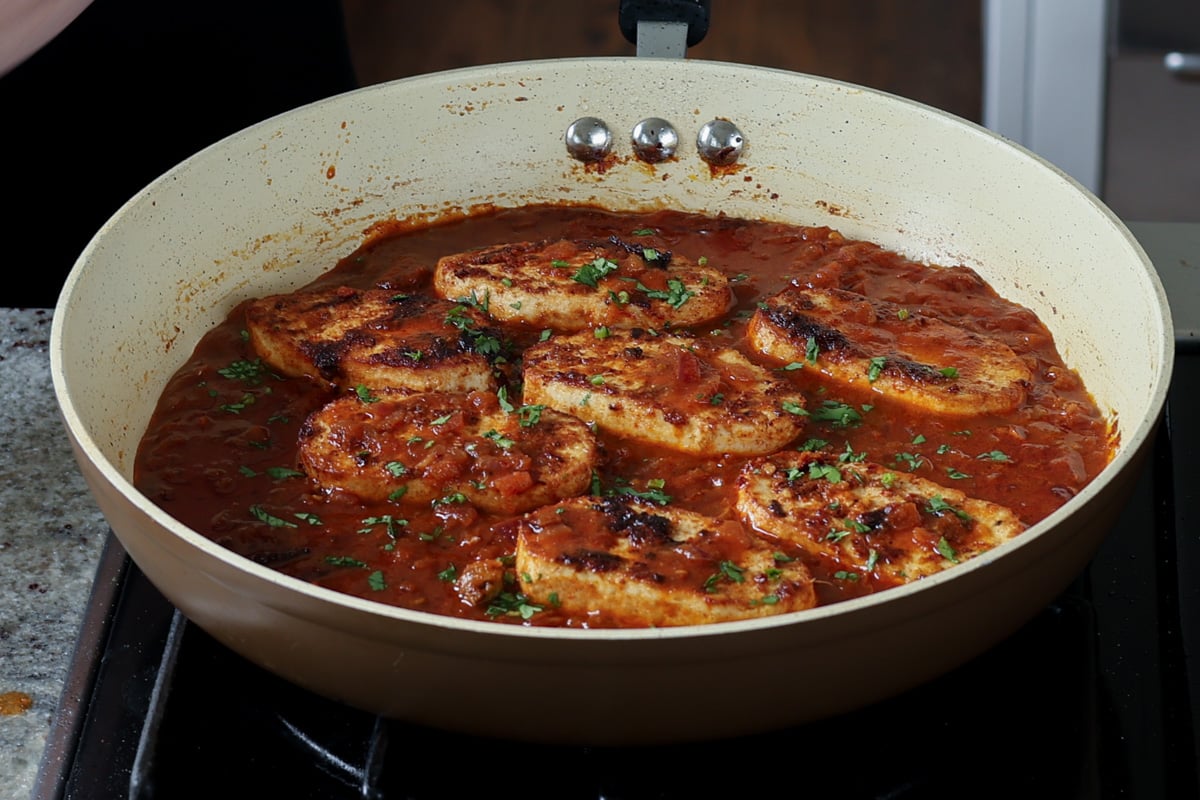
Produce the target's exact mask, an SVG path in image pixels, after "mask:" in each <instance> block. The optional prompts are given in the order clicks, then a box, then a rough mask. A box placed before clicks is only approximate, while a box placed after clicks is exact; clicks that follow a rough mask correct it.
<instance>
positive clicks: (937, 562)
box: [736, 451, 1026, 583]
mask: <svg viewBox="0 0 1200 800" xmlns="http://www.w3.org/2000/svg"><path fill="white" fill-rule="evenodd" d="M736 486H737V509H738V511H739V512H740V513H741V514H742V517H743V518H744V519H745V521H746V522H747V524H749V525H751V526H753V527H754V528H755V529H757V530H759V531H761V532H763V533H764V534H766V535H768V536H771V537H774V538H776V539H779V540H782V541H787V542H792V543H794V544H797V545H800V546H801V547H803V548H804V549H805V550H807V551H808V552H809V553H811V554H812V555H813V556H816V557H818V558H821V559H824V560H825V561H826V562H827V563H831V564H833V565H835V566H837V567H840V568H841V569H843V570H845V571H846V572H848V573H851V574H852V575H853V576H854V578H853V579H857V578H861V577H865V576H872V577H873V578H876V579H882V580H883V581H884V582H885V583H905V582H908V581H912V580H916V579H919V578H924V577H926V576H929V575H933V574H935V573H937V572H940V571H942V570H944V569H947V568H949V567H952V566H954V565H955V564H958V563H960V562H962V561H966V560H967V559H970V558H974V557H976V556H978V555H979V554H981V553H984V552H987V551H988V550H991V549H992V548H994V547H996V546H997V545H999V544H1002V543H1003V542H1005V541H1008V540H1009V539H1011V538H1013V537H1014V536H1016V535H1017V534H1019V533H1021V532H1022V531H1024V530H1025V529H1026V525H1025V524H1024V523H1023V522H1021V520H1020V519H1019V518H1018V517H1017V515H1016V514H1015V513H1014V512H1013V511H1012V510H1011V509H1009V508H1006V507H1005V506H1001V505H997V504H995V503H989V502H986V501H983V500H977V499H974V498H971V497H968V496H967V495H965V494H963V493H962V492H960V491H958V490H956V489H952V488H949V487H946V486H941V485H940V484H937V483H934V482H933V481H929V480H926V479H924V478H919V477H917V476H915V475H911V474H907V473H903V472H895V471H892V470H889V469H886V468H885V467H883V466H880V465H878V464H874V463H870V462H859V463H841V462H839V461H838V459H837V458H836V457H831V456H829V455H827V454H822V453H807V452H805V453H802V452H795V451H789V452H780V453H775V454H772V455H769V456H764V457H762V458H756V459H751V460H750V461H749V462H747V463H746V465H745V466H744V467H743V469H742V472H741V473H740V474H739V476H738V478H737V482H736Z"/></svg>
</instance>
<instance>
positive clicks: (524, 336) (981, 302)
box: [135, 206, 1116, 627]
mask: <svg viewBox="0 0 1200 800" xmlns="http://www.w3.org/2000/svg"><path fill="white" fill-rule="evenodd" d="M644 229H651V230H653V234H651V235H644V234H643V235H640V236H638V238H637V241H638V242H639V243H641V242H644V243H645V244H646V245H647V246H648V247H654V248H658V249H659V250H670V251H673V252H677V253H685V254H687V255H689V256H690V257H692V258H696V259H698V258H701V257H703V258H705V259H707V261H708V263H709V264H710V265H712V266H715V267H717V268H719V269H721V270H723V271H724V272H725V273H726V274H727V275H729V276H730V277H731V278H733V279H734V285H735V287H736V288H735V291H736V298H737V302H736V306H735V307H734V309H733V310H732V311H731V312H730V314H729V315H728V317H727V318H726V319H725V320H724V321H722V322H721V323H718V324H710V325H705V326H703V327H702V328H700V329H698V331H697V332H700V333H708V332H709V331H710V330H720V331H721V332H722V333H721V336H723V337H728V338H727V341H729V342H732V343H733V344H734V345H735V346H737V347H739V348H742V349H743V350H745V351H746V352H747V353H749V351H748V349H746V345H745V342H744V331H745V321H746V319H748V317H749V315H750V314H751V313H752V312H753V310H754V308H755V307H756V303H757V302H758V301H759V300H760V299H761V298H764V297H767V296H770V295H772V294H774V293H775V292H777V291H779V290H780V289H782V288H783V287H784V286H786V285H787V284H788V282H789V281H796V282H798V283H803V284H808V285H812V286H816V287H822V288H828V287H836V288H841V289H845V290H849V291H853V292H857V293H860V294H864V295H868V296H871V297H875V298H879V299H884V300H889V301H892V302H894V303H898V304H900V305H903V306H905V307H906V308H910V309H912V310H913V311H914V312H917V311H919V312H921V313H925V314H931V315H934V316H937V317H940V318H942V319H943V320H945V321H947V322H950V323H952V324H954V325H957V326H960V327H962V328H966V329H968V330H972V331H977V332H979V333H982V334H986V335H988V336H991V337H995V338H997V339H999V340H1000V341H1002V342H1004V343H1005V344H1007V345H1008V346H1009V347H1010V348H1012V350H1013V351H1014V352H1016V353H1017V354H1018V355H1019V356H1020V357H1021V358H1022V359H1023V360H1024V361H1025V363H1026V364H1027V365H1028V366H1029V367H1030V369H1031V371H1032V373H1033V375H1034V381H1033V385H1032V387H1031V389H1030V391H1029V393H1028V397H1027V400H1026V402H1025V403H1024V405H1022V406H1021V407H1020V408H1019V409H1018V410H1017V411H1015V412H1014V413H1012V414H1009V415H1006V416H978V417H972V418H969V419H963V418H939V417H931V416H920V415H917V414H914V413H913V412H911V411H908V410H905V409H904V408H901V407H898V406H893V405H889V404H888V402H887V399H886V397H881V396H879V395H878V394H876V393H871V392H863V393H862V394H861V395H860V396H849V395H848V394H847V392H846V391H845V390H843V389H838V390H837V394H836V396H835V395H834V394H833V393H832V392H831V391H830V390H829V389H828V387H825V386H822V384H821V380H820V376H819V375H817V374H816V373H815V372H814V371H812V370H804V369H801V370H796V371H794V372H789V373H787V374H788V376H789V379H790V380H792V381H795V383H796V385H797V386H799V387H800V388H801V389H802V390H803V391H804V392H805V395H806V397H807V398H808V399H809V401H810V404H812V405H817V404H820V403H821V402H822V401H823V400H829V399H836V400H839V401H842V402H845V403H849V404H851V405H853V406H855V407H856V408H857V407H860V406H862V405H863V404H867V405H869V406H870V411H869V412H867V413H865V414H864V415H863V421H862V423H861V424H859V425H856V426H852V427H837V426H835V425H833V424H831V423H822V422H815V421H814V422H812V423H811V424H810V426H809V430H808V431H807V432H806V434H805V435H802V436H801V437H800V439H801V440H803V439H806V438H820V439H823V440H825V441H827V442H828V445H827V446H828V447H830V448H832V450H833V451H834V452H840V451H845V450H847V449H849V450H852V451H853V452H854V453H858V454H866V455H867V456H868V457H869V458H870V459H871V460H872V461H875V462H878V463H881V464H884V465H886V466H889V467H891V468H893V469H896V470H912V471H913V472H914V473H915V474H916V475H919V476H921V477H924V478H928V479H931V480H935V481H939V482H941V483H943V484H945V485H952V486H954V488H956V489H960V490H962V491H964V492H966V493H967V494H968V495H971V496H974V497H977V498H980V499H984V500H989V501H992V502H995V503H999V504H1002V505H1005V506H1008V507H1009V508H1011V509H1013V510H1014V511H1015V512H1016V513H1017V514H1018V515H1019V516H1020V518H1021V519H1022V521H1024V522H1026V523H1028V524H1033V523H1036V522H1037V521H1039V520H1041V519H1042V518H1043V517H1045V516H1046V515H1048V514H1049V513H1050V512H1052V511H1054V510H1055V509H1057V508H1058V507H1059V506H1061V505H1062V504H1063V503H1065V502H1066V501H1067V500H1069V499H1070V498H1071V497H1073V496H1074V495H1075V494H1076V493H1077V492H1078V491H1079V490H1080V489H1081V488H1082V487H1083V486H1084V485H1085V484H1087V483H1088V481H1090V480H1091V479H1092V478H1093V477H1094V476H1095V475H1096V474H1097V473H1098V472H1099V471H1100V470H1101V469H1102V468H1103V467H1104V466H1105V465H1106V464H1107V463H1108V461H1109V459H1110V458H1111V455H1112V451H1113V447H1114V445H1115V439H1116V433H1115V431H1114V430H1112V429H1111V427H1110V424H1109V421H1108V420H1107V419H1106V418H1105V417H1104V416H1103V415H1102V414H1101V413H1100V411H1099V410H1098V409H1097V407H1096V405H1095V403H1094V402H1093V400H1092V398H1091V397H1090V395H1089V394H1088V392H1087V390H1086V388H1085V387H1084V385H1083V384H1082V382H1081V381H1080V379H1079V377H1078V375H1077V374H1076V373H1075V372H1073V371H1072V370H1071V369H1070V368H1069V367H1067V366H1066V365H1065V364H1064V363H1063V361H1062V359H1061V357H1060V356H1059V354H1058V352H1057V350H1056V348H1055V344H1054V341H1053V339H1052V337H1051V335H1050V333H1049V331H1048V330H1047V328H1046V327H1045V326H1044V325H1043V324H1042V323H1041V322H1040V321H1039V320H1038V319H1037V318H1036V317H1035V315H1034V314H1033V313H1032V312H1030V311H1029V310H1027V309H1024V308H1022V307H1020V306H1018V305H1016V304H1014V303H1012V302H1010V301H1008V300H1006V299H1004V298H1002V297H1000V296H999V295H998V294H997V293H996V292H995V291H994V290H993V289H992V288H991V287H989V286H988V285H986V284H985V283H984V282H983V281H982V280H981V279H980V278H979V276H978V275H977V274H976V273H975V272H974V271H972V270H971V269H969V268H966V267H962V266H954V267H941V266H929V265H924V264H921V263H917V262H915V261H912V260H910V259H907V258H904V257H902V256H900V255H898V254H896V253H893V252H890V251H887V250H885V249H883V248H881V247H879V246H877V245H875V244H872V243H869V242H862V241H850V240H847V239H844V238H843V237H842V236H841V235H840V234H838V233H837V232H836V231H834V230H831V229H830V228H826V227H797V226H789V225H784V224H779V223H768V222H760V221H747V220H738V219H729V218H723V217H716V218H710V217H703V216H698V215H690V214H684V213H679V212H671V211H661V212H654V213H646V214H621V213H612V212H607V211H603V210H598V209H592V208H580V207H574V206H543V207H527V208H518V209H510V210H494V211H491V212H488V213H486V214H481V215H476V216H469V217H466V218H463V219H457V220H453V221H448V222H443V223H439V224H434V225H428V226H414V225H408V224H404V223H397V224H396V225H395V226H394V227H387V226H383V227H380V228H379V229H377V230H375V231H373V233H372V235H371V237H370V238H369V239H368V240H367V241H365V242H364V244H363V245H362V246H361V247H359V248H358V249H357V250H356V251H355V252H353V253H351V254H350V255H349V256H347V257H345V258H344V259H342V260H341V261H340V262H339V263H338V264H337V265H336V266H334V267H333V268H332V269H331V270H330V271H329V272H328V273H327V274H325V275H324V276H322V277H321V278H320V279H318V281H316V282H315V283H314V286H316V285H320V286H327V285H348V286H354V287H357V288H370V287H381V288H388V289H393V290H397V291H405V292H413V291H420V290H428V286H429V283H430V279H431V276H432V272H433V267H434V265H435V264H436V262H437V259H438V258H439V257H440V256H442V255H446V254H450V253H457V252H461V251H464V250H467V249H470V248H475V247H483V246H487V245H493V244H497V243H501V242H514V241H528V240H537V239H553V238H560V237H561V238H568V239H576V238H596V239H607V238H608V237H609V236H610V235H613V234H616V235H618V236H621V237H623V238H626V239H628V238H630V237H631V236H633V235H634V234H633V232H634V231H642V230H644ZM536 333H537V332H536V331H520V330H516V329H513V330H512V331H511V334H512V336H513V338H514V340H516V341H518V342H519V343H529V342H531V341H532V340H533V338H534V337H535V336H536ZM751 357H752V358H753V356H751ZM255 358H256V354H255V353H254V352H253V351H252V349H251V348H250V347H249V345H248V344H247V343H246V340H245V337H244V335H243V322H242V313H241V309H240V308H239V309H236V310H235V311H234V312H233V313H232V314H231V315H230V317H229V318H228V319H227V320H226V321H225V322H223V323H222V324H220V325H218V326H217V327H216V328H214V329H213V330H212V331H211V332H210V333H209V334H208V335H206V336H205V337H204V338H203V339H202V341H201V342H200V343H199V345H198V346H197V347H196V349H195V351H194V353H193V355H192V356H191V358H190V359H189V360H188V361H187V363H186V364H185V365H184V366H183V367H182V368H181V369H180V370H179V372H178V373H177V374H176V375H175V376H174V377H173V378H172V380H171V381H170V382H169V383H168V385H167V386H166V388H165V390H164V392H163V394H162V397H161V401H160V403H159V405H158V408H157V410H156V412H155V414H154V416H153V418H152V420H151V422H150V425H149V427H148V429H147V431H146V433H145V436H144V439H143V440H142V444H141V447H140V449H139V451H138V454H137V459H136V464H135V483H136V485H137V486H138V488H139V489H140V490H141V491H143V492H144V493H145V494H146V495H147V496H148V497H149V498H150V499H151V500H152V501H154V502H155V503H157V504H158V505H160V506H161V507H162V508H163V509H165V510H166V511H167V512H169V513H170V514H172V515H173V516H175V517H176V518H178V519H179V520H180V521H182V522H183V523H185V524H186V525H188V526H190V527H191V528H193V529H195V530H197V531H199V532H201V533H203V534H204V535H206V536H208V537H210V538H211V539H212V540H213V541H215V542H217V543H219V544H221V545H223V546H225V547H227V548H229V549H230V550H232V551H234V552H236V553H239V554H241V555H243V556H245V557H247V558H250V559H253V560H255V561H257V562H259V563H262V564H265V565H269V566H271V567H273V568H275V569H278V570H280V571H282V572H284V573H286V574H289V575H292V576H294V577H297V578H299V579H301V580H305V581H311V582H313V583H315V584H319V585H322V586H325V587H328V588H331V589H334V590H337V591H341V592H346V593H349V594H353V595H357V596H361V597H365V598H368V599H371V600H375V601H379V602H383V603H388V604H394V605H398V606H403V607H406V608H412V609H420V610H425V611H430V612H434V613H438V614H447V615H452V616H458V617H466V618H474V619H492V618H495V619H498V620H500V621H506V622H516V623H522V622H525V623H527V624H536V625H568V626H592V627H595V626H601V625H613V624H620V623H619V620H613V619H606V618H605V617H603V615H601V616H598V617H594V618H593V617H589V618H588V619H586V620H585V619H572V618H569V617H566V616H565V615H563V614H559V613H556V612H555V611H554V610H553V609H547V610H545V611H544V612H542V613H538V614H536V615H534V616H533V617H531V618H530V619H529V620H524V619H523V618H522V617H521V616H520V615H519V614H516V613H511V614H501V615H499V616H494V614H489V612H488V609H487V607H486V606H482V607H480V606H471V605H468V604H466V603H464V602H463V601H462V599H461V598H460V597H459V595H458V594H457V593H456V591H455V590H454V585H453V583H452V581H451V580H449V576H451V575H454V574H458V573H461V571H462V570H463V569H465V568H466V565H468V564H470V563H472V562H474V561H477V560H478V559H480V558H481V557H482V558H488V557H491V558H497V559H504V558H505V557H508V556H510V555H511V553H512V548H513V541H512V538H511V535H510V533H506V532H511V529H512V527H513V526H511V525H504V524H503V522H504V520H503V519H499V518H496V517H490V516H489V515H487V514H484V513H482V512H480V511H478V510H477V509H475V508H473V507H472V506H470V505H469V504H461V503H458V504H436V505H432V506H431V507H429V508H420V509H416V510H414V509H412V508H408V507H406V508H403V509H401V508H400V507H398V506H396V505H394V504H389V503H387V502H380V503H374V504H364V503H361V502H360V501H358V500H356V499H354V498H350V497H347V496H345V495H342V496H327V495H325V494H321V493H318V492H316V491H314V489H313V487H312V485H311V484H310V483H309V482H308V481H307V480H306V478H305V476H304V475H303V473H302V471H301V468H300V466H299V460H298V457H297V435H298V431H299V429H300V426H301V424H302V423H303V421H304V419H305V418H306V416H307V415H308V414H309V413H311V412H312V411H314V410H316V409H317V408H319V407H320V406H321V405H323V404H324V403H326V402H328V401H329V400H330V399H332V395H331V393H330V391H329V390H328V389H327V388H326V387H324V386H321V385H318V384H317V383H316V382H314V381H310V380H307V379H281V378H277V377H258V378H254V379H249V380H247V379H244V378H239V377H238V376H237V375H236V374H235V373H230V372H229V371H228V370H227V368H228V367H230V365H233V364H235V363H236V362H239V361H253V360H254V359H255ZM221 370H226V373H227V374H225V375H223V374H221ZM514 400H518V401H519V398H514ZM601 438H602V440H604V445H605V451H606V453H607V459H606V461H605V463H604V464H603V466H602V468H601V475H600V478H601V483H602V484H603V485H612V481H614V480H616V479H618V478H619V479H623V480H627V481H635V482H637V483H638V484H639V485H642V484H644V482H645V481H648V480H661V481H663V482H664V486H665V488H664V491H666V492H667V493H669V494H670V495H671V496H672V497H674V498H676V499H677V501H678V502H685V503H686V505H687V507H689V508H691V509H694V510H697V511H700V512H703V513H706V514H710V515H713V516H716V517H725V518H729V517H730V515H731V513H732V512H731V511H730V509H731V507H732V499H731V498H732V493H733V480H732V477H733V476H734V475H735V474H736V472H737V470H738V467H739V466H740V465H741V463H743V459H740V458H732V457H723V458H720V459H713V458H709V457H703V458H702V457H696V456H687V455H681V454H679V453H674V452H669V451H664V450H662V449H656V448H654V447H648V446H644V445H638V444H633V443H630V442H628V441H620V440H616V439H614V438H612V437H607V438H605V436H604V435H603V434H602V435H601ZM994 453H1002V454H1004V457H1005V460H995V459H993V458H989V457H988V456H989V454H994ZM318 520H319V524H313V523H316V522H317V521H318ZM810 567H811V569H812V571H813V573H814V575H815V576H816V578H817V581H818V595H819V598H820V601H821V602H822V603H830V602H836V601H838V600H840V599H844V598H847V597H852V596H856V595H860V594H863V593H866V592H872V591H878V590H882V589H886V588H887V586H888V584H886V583H885V582H883V581H881V580H880V579H879V578H878V576H870V575H868V576H864V579H861V580H855V581H846V580H838V579H837V578H835V577H834V573H835V572H836V567H837V565H833V564H821V563H812V564H810Z"/></svg>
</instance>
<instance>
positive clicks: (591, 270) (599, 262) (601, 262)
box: [571, 257, 618, 289]
mask: <svg viewBox="0 0 1200 800" xmlns="http://www.w3.org/2000/svg"><path fill="white" fill-rule="evenodd" d="M617 266H618V265H617V262H615V261H612V260H611V259H607V258H603V257H601V258H597V259H596V260H595V261H589V262H588V263H586V264H584V265H583V266H582V267H580V268H579V269H578V270H577V271H576V272H575V274H574V275H572V276H571V279H572V280H574V281H577V282H579V283H582V284H584V285H587V286H590V287H592V288H593V289H596V288H598V283H599V281H600V279H601V278H603V277H604V276H605V275H608V274H609V273H611V272H616V270H617Z"/></svg>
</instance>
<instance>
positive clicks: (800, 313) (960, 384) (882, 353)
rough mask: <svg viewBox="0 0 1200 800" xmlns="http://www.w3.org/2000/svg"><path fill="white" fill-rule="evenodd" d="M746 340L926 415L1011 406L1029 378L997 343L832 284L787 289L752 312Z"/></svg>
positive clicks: (1018, 360) (783, 358) (772, 354)
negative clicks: (820, 287) (837, 287)
mask: <svg viewBox="0 0 1200 800" xmlns="http://www.w3.org/2000/svg"><path fill="white" fill-rule="evenodd" d="M749 338H750V342H751V344H752V345H753V346H754V347H755V348H756V349H757V350H759V351H760V352H762V353H764V354H766V355H768V356H770V357H771V358H774V359H776V360H778V361H780V362H783V363H788V362H795V363H801V364H805V365H806V366H809V367H811V368H813V369H816V370H818V371H819V372H820V373H821V374H822V375H823V376H825V377H826V378H828V379H830V380H832V381H833V382H835V383H838V384H842V385H845V386H856V387H863V388H869V389H871V390H872V391H874V392H877V393H879V394H880V395H882V396H883V397H886V398H888V399H890V400H893V401H895V402H899V403H903V404H906V405H908V406H911V407H915V408H919V409H923V410H925V411H927V412H931V413H934V414H945V415H958V416H967V415H975V414H986V413H989V412H990V413H1003V412H1008V411H1012V410H1014V409H1016V408H1017V407H1018V406H1020V405H1021V403H1023V402H1024V400H1025V395H1026V392H1027V390H1028V387H1029V385H1030V382H1031V381H1032V378H1033V376H1032V373H1031V372H1030V371H1029V368H1028V367H1027V366H1026V365H1025V362H1024V361H1022V360H1021V358H1020V357H1019V356H1018V355H1017V354H1016V353H1014V352H1013V351H1012V350H1011V349H1010V348H1009V347H1008V346H1007V345H1006V344H1004V343H1003V342H1000V341H998V340H996V339H992V338H989V337H986V336H982V335H980V334H978V333H975V332H973V331H968V330H964V329H963V328H960V327H957V326H955V325H951V324H949V323H946V322H943V321H942V320H939V319H937V318H935V317H930V316H927V315H924V314H920V313H916V312H909V311H907V310H906V309H904V308H902V307H901V306H898V305H896V304H894V303H889V302H886V301H882V300H874V299H871V298H867V297H864V296H863V295H860V294H855V293H853V292H847V291H842V290H840V289H807V288H802V287H798V286H791V287H788V288H787V289H785V290H783V291H782V292H780V293H779V294H777V295H775V296H774V297H771V298H769V299H768V300H767V301H766V302H765V303H763V304H762V305H761V306H760V307H759V309H758V310H757V311H756V312H755V313H754V316H753V317H752V318H751V321H750V327H749Z"/></svg>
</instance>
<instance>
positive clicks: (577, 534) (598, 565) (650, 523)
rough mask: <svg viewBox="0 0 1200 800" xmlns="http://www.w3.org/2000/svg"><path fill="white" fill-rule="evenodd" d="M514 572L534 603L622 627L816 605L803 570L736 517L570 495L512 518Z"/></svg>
mask: <svg viewBox="0 0 1200 800" xmlns="http://www.w3.org/2000/svg"><path fill="white" fill-rule="evenodd" d="M516 572H517V575H518V577H519V580H520V586H521V591H522V592H523V593H524V594H525V595H526V596H527V597H528V598H530V600H531V601H533V602H534V603H536V604H539V605H546V606H554V607H556V608H558V609H560V610H561V611H562V612H563V613H565V614H568V615H571V616H576V617H579V618H583V619H586V618H587V617H588V616H589V615H592V614H597V613H601V612H603V613H604V614H606V615H608V616H610V617H615V618H618V619H620V620H621V621H622V624H624V625H630V626H675V625H702V624H706V623H710V622H721V621H727V620H736V619H746V618H750V617H762V616H769V615H772V614H783V613H787V612H789V611H799V610H802V609H806V608H812V607H813V606H814V605H816V591H815V589H814V587H813V582H812V577H811V575H810V574H809V572H808V568H807V567H805V566H804V564H803V563H802V562H801V561H799V560H796V559H790V558H786V557H783V556H782V554H780V553H779V552H778V550H777V548H773V547H772V546H771V545H770V544H769V543H768V542H767V541H766V540H764V539H762V538H761V537H759V536H758V535H756V534H754V533H753V532H752V531H750V530H748V529H747V528H746V526H744V525H742V524H741V523H740V522H738V521H736V520H716V519H713V518H711V517H707V516H704V515H701V514H697V513H695V512H692V511H687V510H684V509H678V508H672V507H671V506H656V505H653V504H649V503H644V502H641V501H638V500H635V499H633V498H628V497H605V498H599V497H578V498H573V499H570V500H565V501H563V502H561V503H558V504H556V505H552V506H546V507H543V508H540V509H537V510H536V511H533V512H531V513H530V514H528V515H526V516H525V517H523V518H522V519H521V520H520V524H519V528H518V533H517V556H516Z"/></svg>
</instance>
